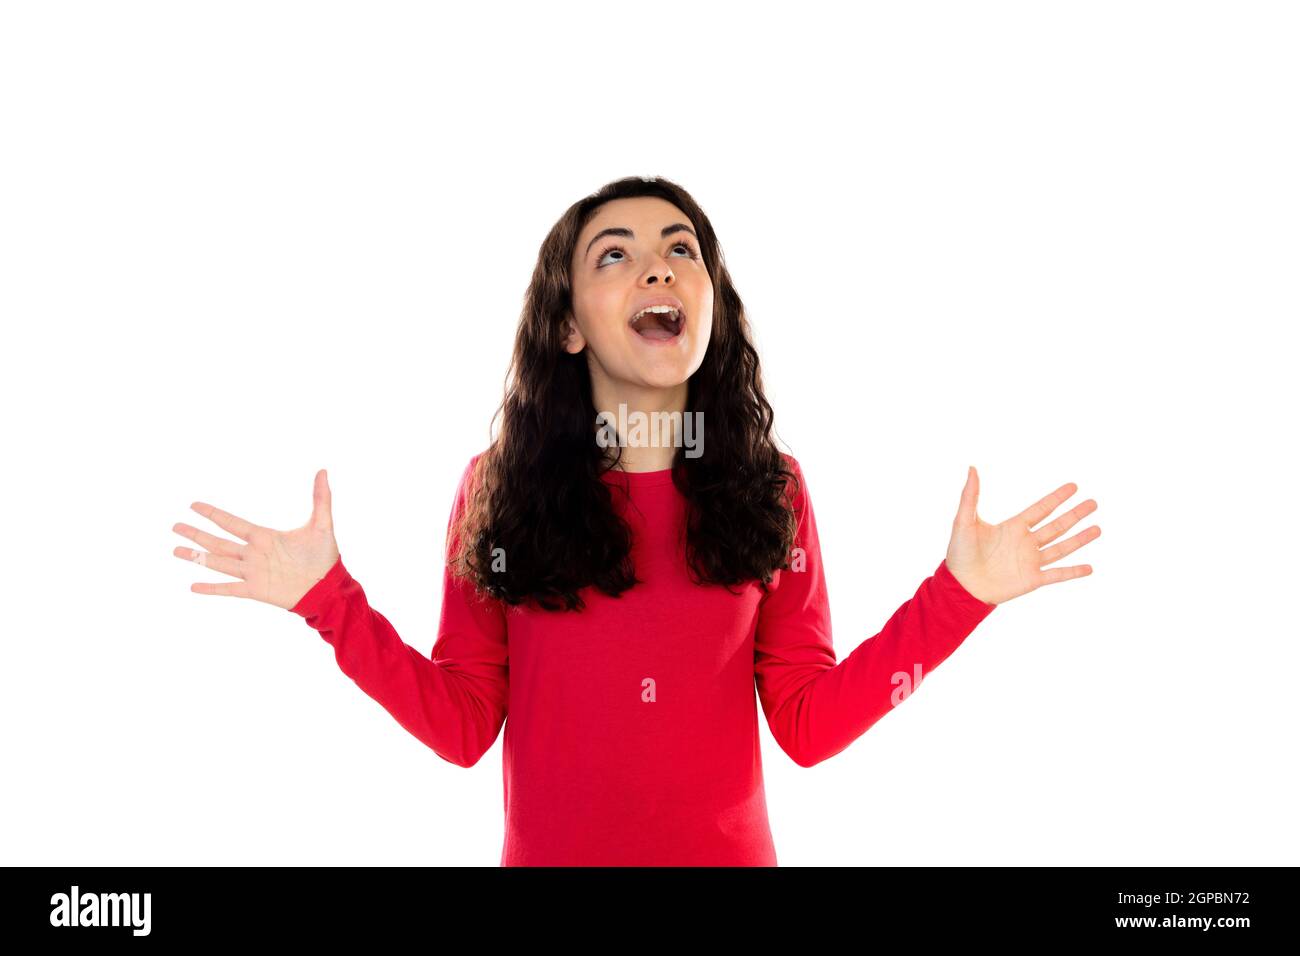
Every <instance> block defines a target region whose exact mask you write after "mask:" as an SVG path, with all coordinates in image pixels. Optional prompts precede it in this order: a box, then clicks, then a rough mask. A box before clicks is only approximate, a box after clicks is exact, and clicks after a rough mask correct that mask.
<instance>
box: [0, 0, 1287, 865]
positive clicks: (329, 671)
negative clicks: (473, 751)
mask: <svg viewBox="0 0 1300 956" xmlns="http://www.w3.org/2000/svg"><path fill="white" fill-rule="evenodd" d="M3 11H4V12H3V14H0V137H3V144H2V145H3V148H2V149H0V164H2V165H3V175H2V176H0V203H2V207H0V243H2V248H0V256H2V257H3V259H2V261H3V265H2V267H0V277H2V282H0V296H2V297H3V298H2V300H0V308H2V310H3V319H4V323H3V328H4V345H3V349H0V355H3V384H2V387H3V390H4V391H3V400H4V405H5V432H6V434H5V450H6V456H5V457H6V462H7V464H6V467H5V468H4V470H3V478H2V479H0V480H2V481H3V488H2V489H0V490H2V492H3V496H2V499H0V500H3V507H4V514H3V525H2V527H3V532H2V535H3V538H2V539H0V543H2V545H3V546H2V547H0V563H2V565H0V571H2V574H3V578H2V579H3V581H4V589H5V602H4V603H5V608H4V614H5V618H4V624H3V634H4V662H3V667H2V668H0V673H3V680H4V690H3V693H2V694H0V708H2V710H0V717H2V718H3V752H2V753H0V760H2V761H3V766H4V776H5V786H4V788H3V796H2V797H0V799H2V800H3V802H4V806H3V808H2V809H3V814H0V816H2V818H3V821H4V823H3V831H2V843H0V851H2V857H3V862H4V863H6V864H41V865H109V864H122V865H143V864H236V863H253V864H281V863H306V864H333V863H338V864H397V863H401V864H466V865H484V866H495V865H497V864H498V862H499V857H500V850H501V838H502V807H501V799H502V794H501V741H500V738H498V740H497V742H496V744H495V745H494V746H493V748H492V750H491V751H489V752H488V753H487V754H486V755H485V756H484V757H483V759H482V760H481V761H480V762H479V763H478V764H477V765H476V766H475V767H473V768H471V769H469V770H466V769H462V768H458V767H455V766H452V765H451V764H448V763H446V762H444V761H442V760H441V759H439V758H438V757H437V756H436V755H435V754H433V752H432V751H430V750H428V749H427V748H426V747H425V746H424V745H423V744H421V743H420V742H419V741H417V740H416V739H415V738H414V737H412V736H410V735H408V734H407V733H406V732H405V731H404V730H403V729H402V728H401V727H400V726H399V725H398V724H397V723H396V722H395V721H394V720H393V719H392V718H391V717H390V716H389V715H388V714H387V713H386V712H385V711H384V710H382V709H381V708H380V706H379V705H378V704H377V703H375V702H374V701H372V700H371V699H370V698H368V697H367V696H365V695H364V694H363V693H362V692H361V691H360V690H359V688H357V687H356V685H354V684H353V683H352V682H351V681H350V680H348V679H347V678H346V676H344V675H343V674H342V673H341V672H340V671H339V670H338V668H337V665H336V664H335V661H334V657H333V653H332V650H331V648H330V647H329V646H328V645H326V644H325V643H324V642H323V641H322V640H321V639H320V637H319V636H318V635H317V634H316V633H315V632H314V631H312V630H311V629H310V628H309V627H308V626H307V625H306V624H305V622H304V621H303V620H302V619H301V618H298V617H296V616H294V615H291V614H290V613H289V612H286V611H284V610H281V609H279V608H275V607H272V606H269V605H265V604H259V603H255V602H252V601H244V600H238V599H233V598H224V597H210V596H203V595H198V594H194V593H192V592H191V591H190V590H189V586H190V584H191V582H193V581H196V580H209V581H216V580H229V579H228V578H226V577H225V576H224V575H220V574H218V573H216V572H211V571H205V570H203V569H200V568H197V567H196V566H194V565H191V564H187V563H185V562H183V561H180V560H178V559H177V558H175V557H173V555H172V548H173V547H175V546H176V545H178V544H180V545H184V544H186V543H187V542H186V540H185V539H183V538H182V537H180V536H179V535H177V534H175V533H173V532H172V531H171V527H172V525H173V524H174V523H175V522H177V521H184V522H189V523H193V524H196V525H197V526H199V527H204V528H207V529H208V530H210V531H215V530H217V529H216V528H215V527H213V526H211V525H210V524H208V523H206V522H205V521H204V519H202V518H199V517H198V516H197V515H196V514H195V513H194V512H192V511H190V510H189V505H190V503H191V502H192V501H195V500H202V501H207V502H210V503H212V504H215V505H217V506H219V507H222V508H225V509H226V510H229V511H231V512H234V513H235V514H238V515H240V516H243V517H245V518H248V519H250V520H253V521H255V522H257V523H260V524H266V525H271V526H274V527H281V528H287V527H292V526H296V525H298V524H301V523H302V522H303V521H305V520H306V518H307V515H308V513H309V511H310V507H311V486H312V478H313V475H314V473H315V471H316V469H318V468H321V467H325V468H328V469H329V474H330V478H331V483H332V487H333V493H334V516H335V522H336V530H337V534H338V538H339V543H340V547H341V550H342V554H343V555H344V558H345V560H346V561H347V564H348V567H349V569H350V570H351V571H352V572H353V573H354V574H355V575H356V576H357V579H358V580H359V581H361V582H362V584H363V585H364V587H365V588H366V591H367V594H368V596H369V597H370V600H371V602H372V604H373V605H374V606H375V607H376V608H378V609H379V610H380V611H382V612H383V613H384V614H385V616H386V617H388V618H389V620H390V621H392V622H393V623H394V625H395V626H396V627H397V628H398V629H399V631H400V633H401V634H402V635H403V637H404V639H405V640H406V641H407V642H408V643H410V644H412V645H413V646H415V647H417V648H419V649H420V650H421V651H422V652H423V653H425V654H427V653H428V652H429V651H430V649H431V647H432V644H433V639H434V636H435V634H434V629H435V626H436V618H437V611H438V602H439V600H440V594H439V588H440V578H439V573H440V564H439V561H440V553H439V547H440V545H441V542H442V536H443V531H444V527H445V523H446V520H447V515H448V511H449V509H450V506H451V502H452V494H453V491H454V488H455V483H456V480H457V478H458V477H459V475H460V473H461V470H462V469H463V467H464V466H465V463H466V462H467V460H468V459H469V456H470V455H472V454H473V453H474V452H476V451H479V450H481V449H482V448H483V447H485V446H486V443H487V438H488V425H489V421H490V418H491V415H492V413H493V411H494V410H495V408H496V404H497V402H498V401H499V399H500V397H501V389H502V383H503V379H504V375H505V371H506V367H507V363H508V359H509V352H510V348H511V344H512V342H513V335H514V328H515V323H516V321H517V319H518V315H519V310H520V306H521V303H522V298H523V293H524V289H525V286H526V284H527V281H528V278H529V276H530V275H531V272H532V269H533V264H534V261H535V258H536V254H537V251H538V247H539V245H540V243H541V240H542V238H543V237H544V236H545V234H546V232H547V230H548V229H549V228H550V226H551V224H552V223H553V222H554V221H555V220H556V219H557V218H558V217H559V215H560V214H561V213H562V212H563V211H564V209H565V208H566V207H567V206H568V205H569V204H570V203H572V202H574V201H576V200H577V199H579V198H581V197H582V196H584V195H586V194H587V193H589V192H592V191H594V190H595V189H597V188H598V187H599V186H600V185H601V184H603V183H605V182H606V181H608V180H611V179H615V178H618V177H621V176H626V175H659V176H664V177H666V178H669V179H672V180H675V181H677V182H680V183H681V184H682V185H684V186H685V187H686V188H687V189H688V190H690V191H691V192H692V193H693V194H694V195H695V196H696V198H697V199H698V200H699V202H700V203H701V204H702V206H703V207H704V209H705V211H706V212H707V213H708V214H709V215H710V217H711V218H712V221H713V224H714V226H715V228H716V229H717V231H718V233H719V236H720V238H721V241H722V244H723V249H724V251H725V253H726V257H727V262H728V264H729V267H730V269H731V272H732V275H733V277H734V279H735V281H736V283H737V285H738V288H739V291H740V294H741V295H742V297H743V299H744V302H745V304H746V307H747V310H748V315H749V318H750V320H751V322H752V323H753V326H754V329H755V334H756V337H757V340H758V344H759V348H760V351H761V354H762V358H763V363H764V374H765V381H766V385H767V394H768V397H769V399H770V400H771V401H772V403H773V405H774V406H775V408H776V411H777V430H778V434H779V437H780V439H781V441H782V442H783V447H785V448H786V449H787V450H789V451H791V452H792V453H793V454H794V455H795V456H796V457H797V458H798V459H799V460H800V462H801V463H802V465H803V468H804V471H805V474H806V477H807V479H808V487H809V490H810V492H811V494H812V495H813V500H814V502H815V504H816V507H817V515H818V521H819V525H820V529H821V534H822V540H823V546H824V559H825V562H826V567H827V569H828V576H829V590H830V597H831V603H832V608H833V613H834V626H835V631H834V634H835V646H836V650H837V653H838V655H839V657H840V658H841V659H843V658H844V657H845V656H847V655H848V653H849V652H850V651H852V650H853V648H855V647H856V646H857V645H858V644H859V643H860V642H861V641H863V640H865V639H867V638H869V637H871V636H872V635H873V634H875V633H876V632H877V631H878V630H879V628H880V627H881V626H882V625H883V624H884V622H885V621H886V620H887V619H888V617H889V616H890V614H892V613H893V611H894V610H895V608H897V607H898V605H899V604H900V603H902V602H903V601H904V600H906V599H907V598H909V597H910V596H911V595H912V594H913V592H914V591H915V589H916V587H917V585H918V584H919V583H920V582H921V581H922V580H923V579H924V578H925V577H926V576H927V575H929V574H930V573H932V571H933V570H934V568H935V567H936V565H937V564H938V563H939V561H940V560H941V559H942V558H943V556H944V552H945V550H946V547H947V542H948V533H949V530H950V523H951V521H952V518H953V515H954V514H955V512H956V508H957V504H958V500H959V497H960V493H961V488H962V484H963V482H964V480H965V472H966V467H967V465H968V464H974V465H975V466H976V467H977V468H978V469H979V471H980V476H981V478H982V496H981V501H980V514H981V516H982V517H984V518H985V519H987V520H990V521H1001V520H1003V519H1005V518H1007V517H1010V516H1011V515H1013V514H1014V513H1016V512H1018V511H1020V510H1022V509H1023V508H1024V507H1026V506H1028V505H1029V504H1031V503H1032V502H1033V501H1035V500H1037V499H1038V498H1039V497H1041V496H1042V495H1044V494H1046V493H1048V492H1050V491H1052V490H1054V489H1055V488H1057V487H1058V486H1059V485H1061V484H1063V483H1065V482H1067V481H1074V482H1077V483H1078V485H1079V492H1078V494H1077V495H1076V497H1075V498H1073V499H1071V501H1070V502H1069V503H1068V504H1067V506H1065V507H1069V506H1073V505H1074V504H1077V503H1079V502H1081V501H1084V500H1086V499H1087V498H1090V497H1091V498H1096V499H1097V501H1098V502H1099V504H1100V508H1099V510H1098V511H1097V512H1096V513H1095V514H1094V515H1091V516H1089V517H1088V518H1087V519H1085V520H1084V521H1083V522H1081V523H1080V524H1079V525H1078V526H1076V528H1075V529H1074V531H1072V532H1071V533H1074V532H1077V531H1080V530H1083V529H1084V528H1086V527H1089V526H1091V525H1092V524H1097V525H1100V526H1101V527H1102V529H1103V534H1102V537H1101V538H1100V539H1099V540H1098V541H1097V542H1095V543H1093V544H1090V545H1088V546H1087V547H1086V548H1084V549H1082V550H1081V551H1079V552H1076V553H1075V554H1073V555H1070V556H1068V557H1067V558H1066V559H1064V560H1063V561H1062V562H1061V563H1062V564H1076V563H1090V564H1092V565H1093V567H1094V569H1095V571H1094V574H1093V575H1092V576H1091V577H1085V578H1081V579H1077V580H1074V581H1068V582H1065V583H1062V584H1057V585H1052V586H1049V587H1046V588H1043V589H1041V590H1039V591H1036V592H1033V593H1031V594H1029V595H1026V596H1024V597H1022V598H1019V599H1017V600H1014V601H1012V602H1008V603H1007V604H1005V605H1002V606H1001V607H999V608H998V609H997V610H996V611H995V612H994V614H993V615H992V616H991V617H990V618H989V619H988V620H987V621H986V622H984V623H983V624H982V625H981V626H980V627H979V628H978V629H977V630H976V631H975V633H974V634H972V635H971V637H970V638H968V640H967V641H966V643H965V644H964V645H963V646H962V647H961V648H960V649H959V650H958V651H957V652H956V653H955V654H954V655H953V656H952V657H951V658H950V659H949V660H948V661H947V662H945V663H944V665H943V666H942V667H941V669H940V670H938V671H937V672H935V673H934V674H933V675H930V676H928V677H927V679H926V682H925V684H924V688H923V689H921V690H918V691H917V693H916V694H915V695H914V696H913V697H912V698H910V699H909V700H908V701H907V702H906V705H905V706H901V707H899V708H898V710H897V711H896V712H891V713H890V714H889V715H888V716H886V717H885V718H884V719H883V720H881V721H880V722H879V723H878V724H876V725H875V727H873V728H872V729H871V730H870V731H869V732H868V733H867V734H865V735H864V736H863V737H861V738H860V739H859V740H858V741H856V742H855V743H854V744H853V745H852V746H851V747H850V748H849V749H848V750H846V751H844V752H843V753H841V754H839V755H837V756H836V757H834V758H833V759H831V760H828V761H826V762H825V763H822V764H820V765H818V766H816V767H814V768H810V769H802V768H799V767H797V766H796V765H794V764H793V763H792V762H791V761H790V760H789V759H788V758H787V757H785V756H784V754H783V753H782V752H781V751H780V750H779V749H778V748H777V746H776V745H775V743H774V741H773V740H772V738H771V735H770V733H769V731H768V729H767V728H766V726H764V727H763V729H762V733H763V756H764V767H765V774H766V781H767V792H768V802H769V810H770V816H771V825H772V830H773V834H774V837H775V840H776V846H777V854H778V857H779V859H780V862H781V864H782V865H783V866H796V865H806V864H1084V865H1101V864H1110V865H1136V864H1173V865H1193V864H1215V865H1227V864H1247V865H1248V864H1292V865H1293V864H1296V863H1297V862H1300V860H1298V859H1297V848H1298V845H1300V841H1298V840H1297V832H1296V823H1295V814H1294V808H1295V805H1296V799H1297V793H1296V784H1295V779H1294V773H1295V752H1296V729H1297V719H1296V717H1297V714H1296V709H1297V708H1296V702H1295V689H1294V687H1295V684H1294V679H1295V674H1296V664H1297V656H1298V653H1300V652H1298V651H1297V638H1298V637H1300V634H1298V633H1297V632H1298V628H1297V624H1296V616H1295V608H1296V579H1297V575H1296V560H1295V555H1296V540H1297V527H1296V525H1297V520H1296V496H1295V491H1294V487H1295V482H1296V455H1295V437H1294V424H1293V421H1292V420H1293V418H1294V413H1295V410H1296V398H1297V396H1296V386H1295V384H1294V382H1295V378H1294V365H1295V326H1296V322H1297V319H1298V318H1300V309H1298V308H1297V299H1298V298H1300V284H1298V282H1297V274H1296V272H1297V269H1296V265H1297V262H1298V261H1300V259H1298V254H1300V248H1298V246H1300V230H1297V223H1300V188H1298V187H1297V183H1298V182H1300V177H1298V176H1297V170H1300V141H1298V137H1297V122H1296V118H1297V115H1298V114H1297V106H1298V105H1300V104H1298V103H1297V100H1298V99H1300V97H1298V96H1297V90H1300V75H1298V74H1300V66H1298V62H1300V61H1298V60H1297V57H1296V55H1295V52H1296V49H1297V46H1298V45H1300V30H1298V29H1297V19H1296V14H1295V12H1294V7H1291V6H1289V5H1287V4H1266V3H1248V4H1241V3H1215V4H1207V3H1189V2H1180V3H1168V4H1156V3H1133V2H1125V3H1098V2H1093V3H1089V4H1047V3H1015V4H1010V3H998V4H992V3H980V4H969V3H954V4H932V3H907V4H889V5H862V4H854V5H849V4H842V5H841V4H823V3H812V2H803V3H799V4H795V5H790V4H761V3H755V2H753V0H750V2H746V3H725V4H724V3H698V4H677V5H657V4H656V5H649V6H647V5H645V4H633V5H618V4H608V3H590V4H587V3H582V4H579V3H545V4H537V5H532V6H526V5H522V4H521V5H518V6H513V5H512V6H511V7H510V8H509V9H504V8H502V7H500V6H499V5H490V6H487V7H482V6H480V7H473V6H472V5H450V6H448V5H442V4H440V5H433V4H392V3H388V4H375V3H364V4H363V3H350V4H341V3H319V2H314V3H301V4H288V3H267V2H258V3H231V2H227V3H223V4H219V5H216V4H203V5H199V4H186V3H148V4H145V3H115V4H93V3H83V4H71V3H47V4H39V5H37V4H25V5H19V4H10V5H6V6H5V7H4V8H3ZM1062 510H1064V509H1062Z"/></svg>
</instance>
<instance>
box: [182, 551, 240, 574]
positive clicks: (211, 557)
mask: <svg viewBox="0 0 1300 956" xmlns="http://www.w3.org/2000/svg"><path fill="white" fill-rule="evenodd" d="M172 554H174V555H176V557H178V558H180V559H182V560H184V561H193V562H194V563H195V564H198V565H201V566H202V567H205V568H211V569H212V570H213V571H220V572H221V573H222V574H229V575H230V576H231V577H232V578H241V579H242V578H243V577H244V575H245V573H246V569H245V567H244V562H243V561H240V560H239V559H238V558H227V557H224V556H222V555H220V554H207V553H205V552H203V551H195V550H194V549H193V548H176V549H175V550H174V551H172Z"/></svg>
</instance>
